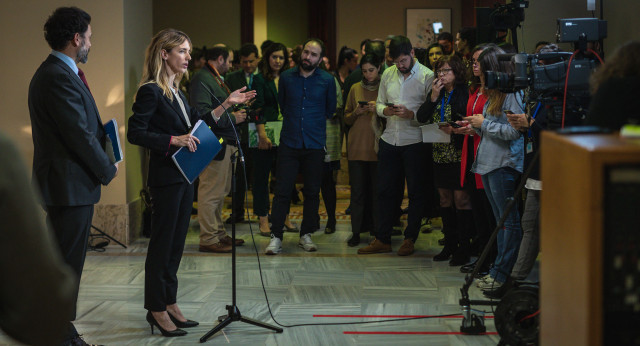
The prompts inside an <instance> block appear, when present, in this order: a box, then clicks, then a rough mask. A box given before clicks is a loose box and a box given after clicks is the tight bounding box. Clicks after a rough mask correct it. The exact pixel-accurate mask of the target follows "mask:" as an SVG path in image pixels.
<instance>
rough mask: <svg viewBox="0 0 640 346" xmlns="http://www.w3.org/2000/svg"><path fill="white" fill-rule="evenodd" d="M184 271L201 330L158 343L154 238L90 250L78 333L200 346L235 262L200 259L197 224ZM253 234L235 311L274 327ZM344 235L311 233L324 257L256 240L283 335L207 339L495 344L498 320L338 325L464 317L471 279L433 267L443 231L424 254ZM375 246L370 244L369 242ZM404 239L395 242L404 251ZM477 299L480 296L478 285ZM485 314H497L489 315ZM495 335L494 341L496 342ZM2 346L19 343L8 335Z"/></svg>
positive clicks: (223, 300) (113, 341) (241, 333)
mask: <svg viewBox="0 0 640 346" xmlns="http://www.w3.org/2000/svg"><path fill="white" fill-rule="evenodd" d="M192 226H193V227H192V229H191V230H190V233H189V236H188V240H187V245H186V249H185V254H184V257H183V259H182V263H181V266H180V271H179V273H178V274H179V280H180V288H179V298H178V302H179V305H180V307H181V308H182V311H183V312H184V314H185V315H186V316H187V317H188V318H191V319H194V320H197V321H199V322H200V326H199V327H197V328H191V329H188V332H189V334H188V335H187V336H184V337H179V338H164V337H162V336H160V335H158V334H157V333H158V331H157V330H156V334H155V335H151V333H150V328H149V325H148V324H147V323H146V321H145V310H144V308H143V281H144V260H145V252H146V244H147V240H144V239H142V240H139V241H137V242H136V243H134V244H133V245H132V246H130V248H129V249H126V250H124V249H121V248H119V247H117V246H113V245H111V246H109V247H108V248H107V250H106V251H105V252H103V253H96V252H89V254H88V256H87V261H86V265H85V270H84V273H83V276H82V284H81V290H80V297H79V304H78V320H77V321H76V323H75V324H76V326H77V328H78V330H79V331H80V333H82V334H84V338H85V340H87V341H88V342H92V343H100V344H105V345H124V344H126V345H143V344H197V343H199V339H200V337H201V336H203V335H204V334H205V333H206V332H208V331H209V330H210V329H211V328H212V327H213V326H214V325H215V324H216V323H217V318H218V316H220V315H223V314H225V305H226V304H229V303H230V302H231V299H232V295H231V256H230V255H226V254H203V253H200V252H198V251H197V234H198V233H197V232H198V230H197V222H192ZM250 226H251V227H252V228H253V231H254V232H256V227H257V223H243V224H240V225H238V227H237V234H238V237H240V238H242V239H245V240H246V243H245V245H244V246H242V247H238V256H237V273H238V275H237V286H238V289H237V306H238V308H239V310H240V312H241V313H242V314H243V315H245V316H247V317H251V318H254V319H257V320H260V321H264V322H267V323H271V324H274V323H275V321H274V319H273V318H272V317H271V316H270V313H269V309H268V307H267V303H266V301H265V293H264V292H263V289H262V285H261V279H260V270H259V269H258V259H257V258H256V254H255V250H254V247H253V245H252V244H253V242H252V237H251V234H250V229H249V228H250ZM337 228H338V230H337V232H336V233H334V234H330V235H326V234H324V233H323V232H322V231H318V232H316V233H315V234H314V235H313V239H314V241H315V242H316V243H317V245H318V247H319V250H318V251H317V252H314V253H305V252H304V251H303V250H302V249H300V248H298V247H297V240H298V236H297V234H295V233H285V241H284V246H283V249H284V253H283V254H280V255H278V256H268V257H267V256H263V255H262V250H263V249H264V247H265V246H266V244H267V243H268V239H267V238H264V237H261V236H255V240H256V245H257V248H258V251H259V253H260V263H261V267H262V278H263V281H264V285H265V287H266V294H267V295H268V298H269V304H270V307H271V311H272V313H273V317H275V320H277V322H278V323H280V324H282V325H292V324H323V323H331V324H332V325H314V326H301V327H290V328H289V327H285V328H284V332H283V333H281V334H276V333H274V332H271V331H269V330H266V329H262V328H258V327H255V326H252V325H248V324H244V323H241V322H234V323H232V324H231V325H230V326H228V327H227V328H225V329H224V333H218V334H216V335H214V336H213V337H212V338H210V339H209V341H208V343H210V344H218V345H221V344H232V345H393V344H395V345H427V344H429V345H495V344H497V342H498V336H497V335H495V328H494V325H493V320H492V319H491V318H487V320H486V325H487V331H488V334H489V335H479V336H470V335H459V333H457V332H458V331H459V328H460V324H461V318H430V319H417V320H409V321H406V320H404V321H394V322H386V323H372V324H340V323H352V322H360V321H375V320H380V319H385V316H391V318H396V317H395V316H398V315H401V316H406V317H410V316H424V315H448V314H458V313H460V308H459V306H458V304H457V303H458V299H459V289H460V287H461V285H462V282H463V274H461V273H460V272H459V271H458V267H450V266H449V265H448V264H447V263H446V262H444V263H442V262H439V263H438V262H433V261H432V256H433V255H434V254H436V253H438V251H439V249H440V247H439V246H438V245H437V240H438V239H439V238H440V237H441V236H442V234H441V233H440V232H439V231H437V230H436V231H434V232H432V233H430V234H421V235H420V238H419V240H418V242H417V246H416V253H415V254H414V255H412V256H408V257H399V256H397V255H396V254H395V253H390V254H381V255H368V256H362V255H357V254H356V248H350V247H348V246H347V245H346V240H347V239H348V238H349V236H350V225H349V222H348V221H347V220H345V221H339V223H338V227H337ZM364 239H365V240H366V239H367V236H365V237H364ZM401 241H402V237H400V236H397V237H394V239H393V248H394V250H397V248H398V247H399V245H400V243H401ZM470 293H471V296H472V298H481V292H480V291H479V290H478V289H477V288H475V287H473V288H472V289H471V292H470ZM487 316H492V313H491V311H488V314H487ZM492 333H493V334H492ZM0 344H11V342H10V341H9V340H8V339H7V338H6V337H5V336H2V335H0Z"/></svg>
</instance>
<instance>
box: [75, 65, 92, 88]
mask: <svg viewBox="0 0 640 346" xmlns="http://www.w3.org/2000/svg"><path fill="white" fill-rule="evenodd" d="M78 77H80V79H81V80H82V83H84V85H85V86H86V87H87V89H88V90H89V92H91V88H89V83H87V79H86V78H85V77H84V72H82V70H81V69H78Z"/></svg>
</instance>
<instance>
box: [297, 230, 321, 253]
mask: <svg viewBox="0 0 640 346" xmlns="http://www.w3.org/2000/svg"><path fill="white" fill-rule="evenodd" d="M298 246H299V247H301V248H303V249H304V251H308V252H312V251H316V250H318V247H317V246H316V244H314V243H313V241H312V240H311V234H305V235H303V236H302V237H300V241H299V242H298Z"/></svg>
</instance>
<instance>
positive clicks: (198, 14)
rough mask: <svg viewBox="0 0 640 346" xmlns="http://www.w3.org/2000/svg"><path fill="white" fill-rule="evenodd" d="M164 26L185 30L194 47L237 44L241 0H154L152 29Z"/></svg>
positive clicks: (160, 28) (234, 46) (235, 46)
mask: <svg viewBox="0 0 640 346" xmlns="http://www.w3.org/2000/svg"><path fill="white" fill-rule="evenodd" d="M165 28H174V29H178V30H182V31H184V32H185V33H186V34H187V35H189V37H190V38H191V42H192V43H193V45H194V46H199V47H202V46H203V45H206V46H207V47H212V46H213V45H214V44H216V43H224V44H226V45H228V46H229V47H231V48H233V49H239V48H240V45H241V44H242V43H241V42H240V1H239V0H208V1H196V0H186V1H175V0H153V32H154V33H156V32H158V31H160V30H162V29H165Z"/></svg>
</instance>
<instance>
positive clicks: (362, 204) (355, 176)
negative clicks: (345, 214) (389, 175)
mask: <svg viewBox="0 0 640 346" xmlns="http://www.w3.org/2000/svg"><path fill="white" fill-rule="evenodd" d="M349 181H350V182H351V231H352V232H353V233H354V234H360V233H362V232H367V231H368V232H371V233H372V234H375V230H376V227H375V226H376V223H377V222H376V218H375V217H374V215H377V214H378V213H377V212H376V210H377V209H378V205H377V203H376V201H377V196H376V193H375V192H376V186H377V184H378V182H377V181H378V162H377V161H355V160H350V161H349ZM403 185H404V184H403ZM403 189H404V186H403ZM403 193H404V191H403Z"/></svg>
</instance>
